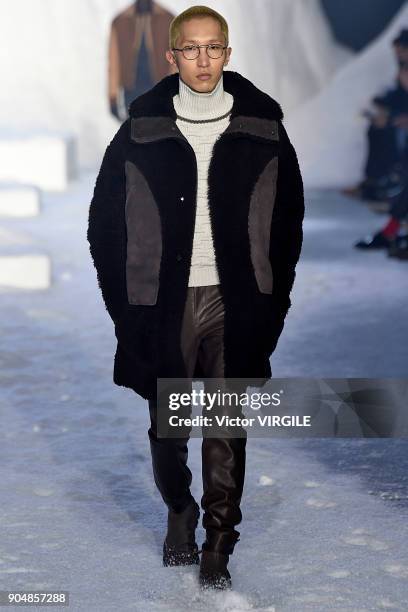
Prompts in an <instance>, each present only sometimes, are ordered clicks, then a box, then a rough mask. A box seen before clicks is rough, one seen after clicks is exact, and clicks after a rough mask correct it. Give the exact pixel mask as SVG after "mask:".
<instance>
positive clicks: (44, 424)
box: [0, 174, 408, 612]
mask: <svg viewBox="0 0 408 612" xmlns="http://www.w3.org/2000/svg"><path fill="white" fill-rule="evenodd" d="M93 181H94V176H93V175H90V174H89V175H84V176H83V177H82V179H81V180H80V181H78V182H76V183H75V184H74V185H73V186H72V187H71V188H70V189H69V191H67V192H66V193H65V194H58V195H56V194H54V195H51V194H50V195H46V196H45V197H44V207H43V211H42V214H41V215H40V217H38V218H31V219H7V221H6V220H1V221H0V226H1V227H3V228H6V229H7V231H9V232H16V233H18V234H19V235H20V236H26V237H27V240H28V239H29V240H31V241H32V242H33V244H35V245H37V246H39V247H41V250H42V251H46V252H48V253H49V255H50V256H51V258H52V262H53V285H52V287H51V289H49V290H47V291H38V292H24V291H13V292H10V291H3V292H2V293H1V302H0V303H1V306H0V308H1V313H0V314H1V319H0V320H1V336H2V343H1V347H0V387H1V392H0V401H1V410H0V420H1V432H2V440H1V446H0V476H1V480H0V525H1V539H0V589H3V590H12V589H16V590H17V589H19V590H29V589H36V590H43V589H48V590H58V589H62V590H68V591H69V592H70V598H71V603H70V608H69V609H70V610H75V611H77V610H81V611H82V610H84V611H90V610H92V611H93V610H95V611H97V612H105V611H106V612H111V611H112V610H121V611H122V610H123V611H125V610H140V611H146V612H158V611H162V610H163V611H166V612H173V611H176V610H177V611H182V610H185V611H187V610H191V609H195V610H212V611H231V612H232V611H238V610H240V611H249V610H251V611H258V610H259V611H261V610H263V611H270V612H272V611H275V612H303V611H308V610H313V611H319V612H320V611H321V612H327V611H328V610H341V611H347V612H349V611H350V612H363V611H369V610H370V611H371V610H399V611H406V610H407V609H408V553H407V543H408V537H407V531H408V521H407V518H408V500H407V495H408V486H407V474H408V471H407V467H408V466H407V463H408V444H407V442H406V441H405V440H398V439H395V440H386V439H382V440H373V439H370V440H363V439H355V440H348V439H337V440H330V439H323V440H302V439H292V440H276V439H275V440H268V439H254V438H249V439H248V445H247V475H246V482H245V489H244V497H243V500H242V511H243V521H242V523H241V524H240V526H239V527H238V529H239V530H240V531H241V540H240V542H239V543H238V544H237V547H236V551H235V553H234V555H233V556H232V557H231V561H230V569H231V574H232V578H233V582H234V590H233V591H232V592H231V593H227V594H209V593H207V594H202V593H200V591H199V590H198V588H197V573H198V567H195V568H194V569H192V568H163V567H162V565H161V546H162V542H163V537H164V535H165V523H166V512H165V508H164V505H163V503H162V501H161V499H160V498H159V494H158V492H157V491H156V489H155V485H154V482H153V476H152V470H151V463H150V454H149V446H148V438H147V428H148V410H147V405H146V402H145V401H144V400H142V399H141V398H140V397H138V396H136V394H134V393H133V392H132V391H130V390H128V389H123V388H119V387H116V386H114V385H113V383H112V366H113V353H114V348H115V338H114V333H113V326H112V324H111V322H110V319H109V317H108V315H107V313H106V311H105V309H104V306H103V304H102V299H101V297H100V295H99V291H98V287H97V284H96V277H95V271H94V269H93V266H92V263H91V261H90V255H89V251H88V244H87V242H86V222H87V214H88V206H89V201H90V198H91V194H92V188H93ZM382 221H383V218H382V217H379V216H377V215H374V214H373V213H371V212H369V210H368V209H367V208H366V207H365V206H364V205H362V204H360V203H358V202H353V201H349V200H346V199H344V198H341V197H340V196H338V195H336V194H335V193H333V192H329V191H327V192H316V193H309V194H308V197H307V218H306V221H305V246H304V251H303V256H302V262H301V264H300V265H299V267H298V277H297V280H296V287H295V291H294V294H293V307H292V309H291V311H290V314H289V315H288V320H287V324H286V326H285V330H284V332H283V335H282V337H281V341H280V344H279V346H278V349H277V351H276V352H275V354H274V356H273V361H272V368H273V373H274V375H275V376H276V377H285V376H307V377H313V376H316V377H330V376H332V377H343V376H344V377H346V376H349V377H352V376H357V377H376V376H378V377H405V376H406V364H407V362H408V360H407V357H408V355H407V352H408V348H407V346H408V343H407V332H406V295H407V273H408V266H407V265H406V264H405V263H404V262H396V261H393V260H390V259H388V258H387V257H386V256H385V255H384V254H383V253H360V252H357V251H355V250H353V249H352V248H351V245H352V243H353V242H354V241H355V240H356V239H357V238H359V237H360V235H364V234H365V233H367V232H368V231H371V230H374V229H376V228H377V227H378V226H380V225H381V223H382ZM200 445H201V442H200V440H198V439H192V440H191V441H190V445H189V449H190V459H189V464H190V467H191V470H192V472H193V475H194V478H193V488H192V492H193V494H194V495H195V497H196V499H197V500H198V501H199V500H200V498H201V486H202V483H201V458H200ZM197 535H198V543H199V545H201V543H202V541H203V537H204V532H203V529H202V527H201V525H200V528H199V531H198V534H197ZM61 609H62V608H61Z"/></svg>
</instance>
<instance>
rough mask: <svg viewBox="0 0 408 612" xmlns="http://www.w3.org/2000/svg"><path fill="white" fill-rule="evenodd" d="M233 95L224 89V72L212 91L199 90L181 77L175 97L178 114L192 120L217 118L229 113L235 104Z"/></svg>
mask: <svg viewBox="0 0 408 612" xmlns="http://www.w3.org/2000/svg"><path fill="white" fill-rule="evenodd" d="M233 102H234V98H233V96H232V95H231V94H230V93H228V92H227V91H225V90H224V79H223V74H221V78H220V79H219V81H218V83H217V85H216V86H215V87H214V89H213V90H212V91H210V92H204V93H201V92H197V91H194V90H193V89H191V87H189V86H188V85H187V84H186V83H184V81H182V79H181V78H180V77H179V93H178V94H177V95H175V96H174V97H173V104H174V109H175V111H176V113H177V115H180V117H184V118H186V119H191V120H199V119H201V120H205V119H217V118H219V117H222V116H223V115H225V114H226V113H228V112H229V111H230V110H231V108H232V105H233Z"/></svg>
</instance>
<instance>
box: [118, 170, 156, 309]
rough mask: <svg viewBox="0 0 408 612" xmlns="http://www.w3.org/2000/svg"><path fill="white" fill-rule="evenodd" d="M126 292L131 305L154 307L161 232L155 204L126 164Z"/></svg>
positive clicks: (146, 187) (140, 178)
mask: <svg viewBox="0 0 408 612" xmlns="http://www.w3.org/2000/svg"><path fill="white" fill-rule="evenodd" d="M125 217H126V232H127V246H126V288H127V294H128V302H129V304H132V305H154V304H156V303H157V296H158V293H159V274H160V263H161V258H162V229H161V219H160V214H159V209H158V206H157V203H156V201H155V199H154V197H153V194H152V192H151V190H150V187H149V185H148V183H147V181H146V179H145V177H144V176H143V174H142V173H141V172H140V170H139V169H138V167H137V166H136V165H135V164H133V163H132V162H129V161H127V162H126V209H125Z"/></svg>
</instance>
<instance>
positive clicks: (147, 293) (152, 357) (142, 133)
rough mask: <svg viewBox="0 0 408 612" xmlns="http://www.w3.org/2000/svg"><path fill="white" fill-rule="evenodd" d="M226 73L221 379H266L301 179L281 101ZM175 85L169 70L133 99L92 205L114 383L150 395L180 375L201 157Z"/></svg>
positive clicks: (283, 300)
mask: <svg viewBox="0 0 408 612" xmlns="http://www.w3.org/2000/svg"><path fill="white" fill-rule="evenodd" d="M223 78H224V89H225V90H226V91H227V92H229V93H230V94H232V95H233V97H234V104H233V108H232V112H231V121H230V124H229V126H228V127H227V129H226V130H225V131H224V132H223V133H222V134H221V136H220V138H219V139H218V140H217V141H216V143H215V145H214V149H213V156H212V159H211V163H210V167H209V173H208V202H209V210H210V219H211V227H212V234H213V242H214V250H215V257H216V264H217V269H218V274H219V278H220V290H221V294H222V296H223V300H224V309H225V332H224V358H225V376H226V377H227V378H268V377H270V376H271V368H270V363H269V357H270V355H271V353H272V352H273V351H274V349H275V347H276V344H277V342H278V338H279V336H280V334H281V332H282V329H283V325H284V319H285V317H286V314H287V312H288V309H289V307H290V305H291V302H290V297H289V296H290V292H291V289H292V285H293V282H294V279H295V267H296V264H297V261H298V259H299V255H300V251H301V246H302V238H303V233H302V222H303V216H304V197H303V184H302V178H301V174H300V170H299V165H298V161H297V156H296V153H295V150H294V148H293V146H292V144H291V143H290V141H289V138H288V136H287V133H286V130H285V128H284V126H283V123H282V119H283V113H282V110H281V108H280V106H279V104H278V103H277V102H276V101H275V100H273V99H272V98H271V97H270V96H269V95H267V94H266V93H264V92H262V91H261V90H259V89H258V88H257V87H255V85H253V84H252V83H251V82H250V81H249V80H248V79H246V78H244V77H243V76H242V75H240V74H239V73H237V72H233V71H229V70H226V71H224V77H223ZM178 85H179V75H178V74H173V75H170V76H167V77H165V78H164V79H162V80H161V81H160V82H159V83H158V84H157V85H155V86H154V87H153V88H152V89H151V90H149V91H148V92H146V93H145V94H143V95H141V96H139V97H138V98H136V99H135V100H134V101H133V102H132V104H131V106H130V113H129V118H128V119H127V120H126V121H125V122H124V123H123V124H122V125H121V127H120V128H119V130H118V131H117V133H116V135H115V136H114V138H113V139H112V141H111V143H110V144H109V146H108V147H107V149H106V152H105V155H104V158H103V161H102V165H101V168H100V171H99V174H98V177H97V180H96V185H95V189H94V194H93V198H92V202H91V205H90V209H89V224H88V232H87V238H88V241H89V244H90V252H91V255H92V258H93V261H94V265H95V268H96V271H97V277H98V283H99V286H100V288H101V291H102V296H103V299H104V302H105V304H106V308H107V310H108V312H109V314H110V316H111V318H112V320H113V322H114V325H115V333H116V338H117V340H118V343H117V350H116V355H115V364H114V374H113V380H114V382H115V383H116V384H117V385H121V386H125V387H129V388H131V389H133V390H134V391H135V392H136V393H138V394H140V395H141V396H142V397H144V398H146V399H147V398H151V397H154V395H155V393H156V379H157V378H158V377H164V378H172V377H175V378H183V377H184V376H185V370H184V363H183V359H182V354H181V349H180V342H179V338H180V330H181V324H182V316H183V309H184V304H185V300H186V294H187V288H188V279H189V271H190V262H191V254H192V245H193V236H194V222H195V206H196V191H197V164H196V158H195V154H194V150H193V149H192V147H191V146H190V144H189V142H188V141H187V139H186V138H185V137H184V135H183V134H182V133H181V131H180V130H179V129H178V127H177V125H176V122H175V120H176V113H175V110H174V106H173V102H172V98H173V96H174V95H175V94H176V93H178ZM200 376H202V373H201V372H200V371H199V368H198V366H197V368H196V372H195V377H200Z"/></svg>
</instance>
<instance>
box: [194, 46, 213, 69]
mask: <svg viewBox="0 0 408 612" xmlns="http://www.w3.org/2000/svg"><path fill="white" fill-rule="evenodd" d="M199 51H200V54H199V56H198V58H197V62H198V65H199V66H208V65H209V64H210V58H209V57H208V53H207V48H206V47H200V48H199Z"/></svg>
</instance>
